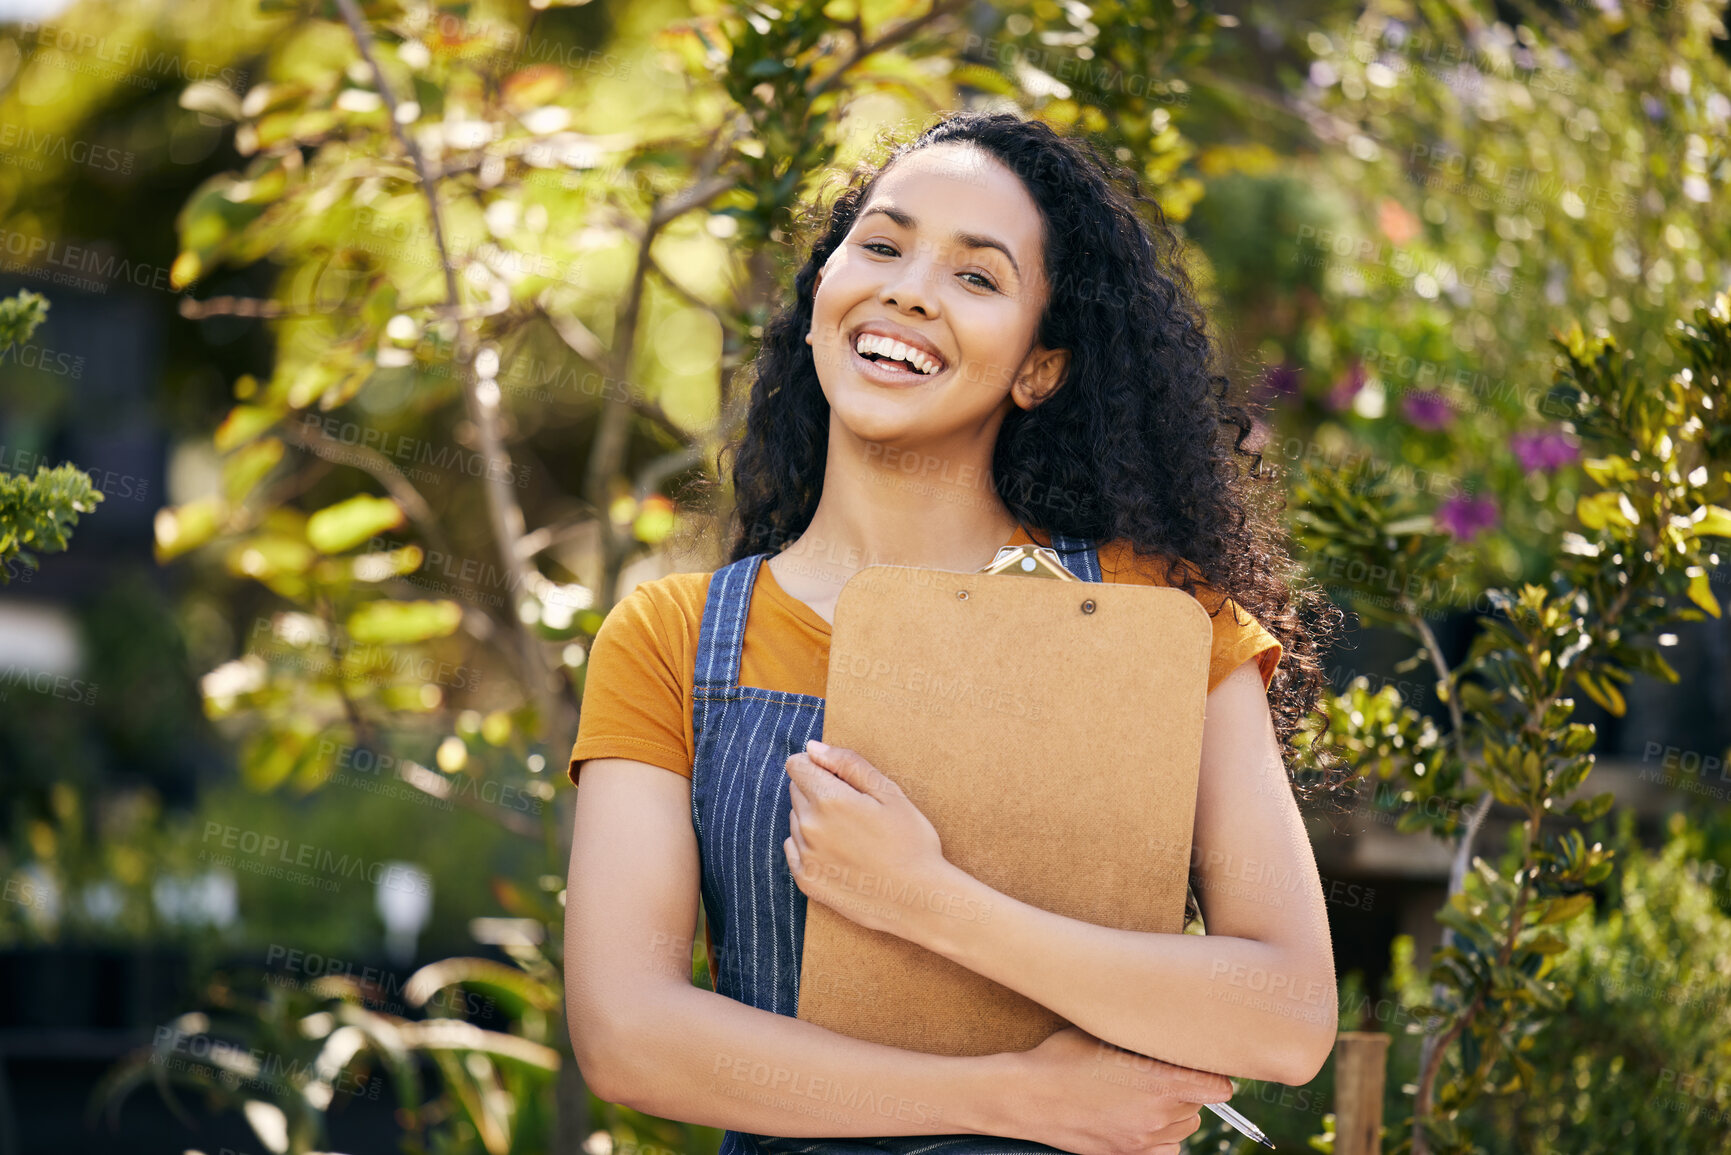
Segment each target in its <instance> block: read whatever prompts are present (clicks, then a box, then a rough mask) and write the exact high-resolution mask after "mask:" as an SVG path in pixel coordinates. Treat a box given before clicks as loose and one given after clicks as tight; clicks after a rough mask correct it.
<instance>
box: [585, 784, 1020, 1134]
mask: <svg viewBox="0 0 1731 1155" xmlns="http://www.w3.org/2000/svg"><path fill="white" fill-rule="evenodd" d="M690 787H691V784H690V780H689V779H685V778H682V777H680V776H679V775H676V774H673V773H670V772H669V771H667V770H663V769H661V768H660V767H656V766H651V765H649V764H647V763H643V762H638V761H634V760H631V759H625V758H597V759H593V760H590V761H588V762H585V763H584V765H583V767H582V774H581V788H580V789H579V790H578V797H577V819H576V832H575V838H574V840H573V844H572V850H571V873H570V880H569V885H568V888H567V890H566V912H565V913H566V917H565V980H566V1003H567V1010H568V1015H569V1022H570V1027H571V1036H572V1044H573V1046H574V1048H575V1053H576V1056H577V1062H578V1066H579V1067H580V1069H581V1070H582V1072H583V1075H584V1078H585V1080H587V1081H588V1083H589V1085H590V1087H591V1088H593V1089H594V1091H595V1093H596V1094H598V1095H600V1096H601V1097H602V1098H603V1099H606V1100H608V1101H610V1102H616V1103H622V1104H625V1105H627V1106H630V1107H633V1108H636V1109H637V1110H640V1111H645V1112H648V1113H650V1114H653V1115H658V1116H661V1117H663V1118H674V1119H681V1120H685V1121H688V1122H693V1123H700V1124H706V1125H709V1126H714V1127H725V1128H729V1129H732V1130H738V1131H746V1132H751V1133H755V1134H765V1135H782V1136H790V1137H798V1136H834V1137H849V1136H867V1137H869V1136H880V1135H943V1134H956V1133H973V1134H998V1135H1003V1134H1012V1133H1013V1132H1014V1130H1015V1129H1016V1127H1017V1124H1016V1123H1015V1122H1013V1121H1012V1120H1010V1119H1008V1118H1006V1117H1005V1110H1004V1108H1005V1103H1004V1100H1005V1098H1006V1095H1005V1092H1004V1086H1005V1077H1006V1075H1007V1074H1008V1073H1009V1072H1008V1069H1007V1067H1008V1064H1009V1063H1013V1061H1014V1060H1015V1059H1016V1058H1017V1056H1004V1055H994V1056H986V1057H983V1058H951V1057H947V1056H940V1055H925V1054H920V1053H917V1052H914V1051H904V1050H900V1049H898V1048H895V1047H886V1046H880V1045H878V1044H875V1043H866V1042H861V1041H859V1040H856V1039H850V1038H847V1037H846V1036H843V1035H838V1034H836V1033H834V1032H832V1031H828V1030H825V1029H823V1028H822V1027H818V1026H815V1025H813V1024H811V1023H807V1022H802V1021H800V1020H798V1019H794V1018H790V1017H788V1016H785V1015H777V1014H773V1013H771V1012H769V1011H762V1010H758V1009H756V1008H754V1007H750V1006H747V1005H745V1004H744V1003H740V1002H737V1001H735V1000H733V999H730V998H727V997H725V996H723V995H720V994H716V993H714V992H712V991H705V990H702V989H700V988H698V987H695V986H693V985H692V984H691V943H692V928H693V927H694V925H695V924H696V920H697V897H698V889H699V865H698V850H697V839H696V835H695V833H694V832H693V830H692V827H691V810H690V799H691V793H690Z"/></svg>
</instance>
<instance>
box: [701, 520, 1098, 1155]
mask: <svg viewBox="0 0 1731 1155" xmlns="http://www.w3.org/2000/svg"><path fill="white" fill-rule="evenodd" d="M1052 548H1053V550H1054V551H1055V552H1056V553H1057V554H1058V556H1059V558H1060V560H1062V561H1063V563H1064V565H1065V567H1066V568H1067V569H1069V570H1070V572H1071V573H1073V574H1075V575H1076V576H1077V577H1079V578H1083V579H1085V580H1087V581H1095V582H1097V581H1099V580H1101V578H1100V560H1099V555H1098V554H1097V553H1096V551H1095V549H1094V546H1093V543H1091V542H1089V541H1085V540H1083V539H1079V538H1070V537H1066V536H1064V535H1062V534H1053V535H1052ZM770 556H771V555H770V554H768V553H760V554H755V555H753V556H751V557H746V558H741V559H740V560H738V561H736V562H733V563H731V564H729V565H726V566H723V567H722V568H721V569H719V570H717V571H715V574H714V575H713V576H712V577H711V578H710V581H709V595H708V599H707V600H706V601H705V603H704V607H703V624H702V627H701V629H700V630H699V634H698V643H697V657H696V660H695V670H694V674H695V677H694V692H693V695H692V699H693V701H692V728H693V732H694V734H693V736H694V739H695V754H694V759H693V765H692V771H691V822H692V826H693V827H694V828H695V830H696V832H697V842H698V849H699V853H700V856H701V859H702V868H703V880H702V888H703V908H704V912H705V914H706V916H707V918H708V921H709V928H710V934H711V945H712V947H713V951H714V972H713V975H712V978H713V979H714V982H715V988H716V990H717V991H718V992H719V993H721V994H723V995H726V996H727V997H728V998H731V999H737V1000H738V1001H739V1002H742V1003H745V1004H747V1005H749V1006H753V1007H757V1008H758V1009H760V1010H765V1011H771V1012H773V1013H775V1014H778V1015H787V1016H789V1017H793V1016H795V1015H796V1014H797V1012H798V1009H799V965H800V952H801V949H802V947H803V945H804V942H805V904H806V897H805V895H804V894H802V893H801V892H800V889H799V887H797V886H795V885H794V881H793V874H792V871H790V870H789V869H788V865H787V857H786V853H785V851H784V850H783V849H782V843H783V842H785V841H786V840H787V837H788V833H789V830H788V811H789V809H790V808H791V805H792V804H791V802H790V801H789V795H788V778H787V769H786V763H787V759H788V758H790V757H791V756H793V755H794V754H797V753H801V752H803V751H804V750H805V743H806V740H807V739H808V738H822V737H823V708H824V699H822V698H819V697H816V696H814V695H811V694H794V693H789V692H787V691H782V690H764V689H758V688H756V687H752V686H741V685H740V684H739V667H740V651H741V649H742V648H743V646H744V642H745V620H746V615H747V613H748V611H749V610H750V608H751V591H752V587H753V586H754V585H755V583H756V581H757V574H758V570H759V567H760V566H761V565H762V564H763V563H764V562H765V561H766V560H767V559H768V558H769V557H770ZM751 1089H752V1090H757V1088H755V1087H753V1088H751ZM765 1090H767V1088H766V1089H765ZM811 1105H812V1106H813V1107H814V1108H820V1109H821V1108H823V1107H824V1106H826V1105H824V1104H820V1103H819V1102H818V1101H817V1100H815V1099H814V1100H812V1104H811ZM890 1117H891V1118H893V1117H894V1116H893V1114H892V1115H891V1116H890ZM1054 1150H1055V1148H1052V1147H1047V1146H1045V1145H1043V1144H1039V1143H1031V1142H1027V1141H1025V1140H1020V1139H1008V1138H994V1137H991V1136H984V1135H951V1136H936V1135H896V1136H886V1137H883V1138H876V1139H858V1138H853V1139H810V1138H775V1137H770V1136H763V1135H752V1134H748V1133H746V1132H741V1131H729V1132H727V1133H726V1135H725V1136H724V1138H723V1139H722V1143H721V1152H720V1155H768V1153H772V1152H773V1153H775V1155H940V1153H941V1155H1033V1153H1043V1152H1052V1151H1054Z"/></svg>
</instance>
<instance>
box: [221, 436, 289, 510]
mask: <svg viewBox="0 0 1731 1155" xmlns="http://www.w3.org/2000/svg"><path fill="white" fill-rule="evenodd" d="M282 455H283V444H282V442H281V441H279V440H277V439H276V438H275V437H267V438H265V439H264V440H263V441H255V442H253V443H252V444H251V445H248V446H246V447H245V448H243V449H241V450H240V451H239V452H238V453H235V454H234V455H233V456H231V457H230V458H229V459H228V460H227V461H224V462H223V463H222V490H223V495H224V496H225V497H227V498H228V500H229V502H230V503H231V504H235V505H238V504H240V503H241V502H243V501H245V500H246V498H247V495H248V494H250V493H251V492H252V491H253V490H254V489H256V488H257V487H258V483H259V482H261V481H263V480H264V478H265V475H266V474H268V473H269V472H270V471H271V470H273V469H275V468H276V466H277V463H278V462H280V461H281V460H282Z"/></svg>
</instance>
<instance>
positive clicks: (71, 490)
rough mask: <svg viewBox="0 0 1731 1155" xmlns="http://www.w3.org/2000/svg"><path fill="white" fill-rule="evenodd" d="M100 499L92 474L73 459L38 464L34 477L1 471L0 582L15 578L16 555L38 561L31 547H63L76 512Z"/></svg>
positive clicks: (25, 560) (84, 510) (49, 550)
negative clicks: (51, 463) (13, 569)
mask: <svg viewBox="0 0 1731 1155" xmlns="http://www.w3.org/2000/svg"><path fill="white" fill-rule="evenodd" d="M101 500H102V494H101V493H100V492H98V491H97V489H96V487H95V486H93V485H92V484H91V483H90V475H89V474H87V473H85V472H84V471H83V470H81V469H79V468H78V467H77V466H75V465H57V466H55V467H54V468H53V469H49V468H48V467H47V466H45V465H42V466H38V467H37V468H36V476H35V477H25V476H23V475H22V474H0V584H4V583H5V582H7V581H9V580H11V568H12V567H11V563H12V561H13V560H14V559H17V560H19V561H22V562H23V563H24V564H25V565H27V566H30V567H32V568H34V567H35V565H36V558H35V556H34V555H33V554H31V553H30V552H28V551H29V550H33V549H35V550H41V551H42V552H43V553H58V552H59V551H61V550H63V549H65V548H66V545H67V542H68V541H69V540H70V539H71V534H72V527H73V526H74V525H76V524H78V515H79V514H81V513H89V512H90V511H91V510H93V509H95V508H96V503H97V502H99V501H101Z"/></svg>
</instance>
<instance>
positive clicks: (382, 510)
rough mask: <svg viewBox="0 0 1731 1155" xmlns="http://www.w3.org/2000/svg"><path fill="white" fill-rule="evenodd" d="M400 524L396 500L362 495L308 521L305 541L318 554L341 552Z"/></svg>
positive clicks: (319, 513) (401, 516) (401, 511)
mask: <svg viewBox="0 0 1731 1155" xmlns="http://www.w3.org/2000/svg"><path fill="white" fill-rule="evenodd" d="M403 521H404V517H403V510H402V507H401V506H399V505H398V504H397V503H396V502H395V501H392V500H391V499H390V498H388V497H373V496H372V495H370V494H365V493H361V494H356V495H355V496H354V497H351V498H349V499H348V500H347V501H339V502H338V503H337V504H335V505H332V506H327V507H326V508H324V509H321V510H319V511H318V512H317V513H315V514H313V515H312V516H311V517H310V518H308V519H307V540H308V541H310V542H312V544H313V548H315V549H317V550H318V551H319V552H320V553H342V552H344V551H346V550H351V549H353V548H354V547H355V546H357V545H360V544H361V543H362V542H363V541H368V540H370V539H371V538H374V537H377V536H378V535H379V534H381V533H384V532H385V531H386V530H390V529H396V528H397V527H398V526H400V525H402V524H403Z"/></svg>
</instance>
